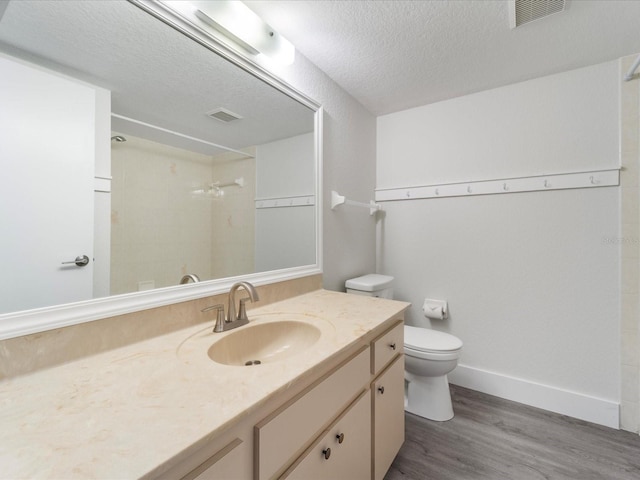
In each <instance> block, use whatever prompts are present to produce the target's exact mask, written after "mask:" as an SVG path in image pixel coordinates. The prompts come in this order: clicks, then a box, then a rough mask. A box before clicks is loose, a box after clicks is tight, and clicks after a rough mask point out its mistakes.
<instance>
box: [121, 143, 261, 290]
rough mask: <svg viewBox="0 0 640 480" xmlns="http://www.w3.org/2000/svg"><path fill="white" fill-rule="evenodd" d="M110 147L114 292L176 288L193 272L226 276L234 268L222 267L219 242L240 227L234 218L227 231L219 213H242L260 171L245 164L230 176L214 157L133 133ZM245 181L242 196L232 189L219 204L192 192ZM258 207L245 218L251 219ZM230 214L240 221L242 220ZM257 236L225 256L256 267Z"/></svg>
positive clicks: (244, 270) (235, 168)
mask: <svg viewBox="0 0 640 480" xmlns="http://www.w3.org/2000/svg"><path fill="white" fill-rule="evenodd" d="M112 146H113V148H112V152H111V157H112V158H111V162H112V176H113V182H112V215H111V235H112V236H111V248H112V255H111V294H112V295H116V294H120V293H127V292H134V291H139V290H142V289H145V288H159V287H166V286H171V285H177V284H178V282H179V281H180V279H181V277H182V276H183V275H185V274H187V273H195V274H196V275H198V276H199V277H200V278H202V279H211V278H218V277H224V276H227V275H228V274H229V272H228V269H220V266H219V263H220V262H219V258H220V256H221V255H220V253H219V252H220V251H221V250H220V248H219V246H220V245H219V244H225V245H228V244H229V243H230V242H229V241H228V239H227V237H228V236H229V235H233V232H235V231H237V230H239V228H238V222H236V223H235V224H234V223H233V222H232V221H231V220H229V222H227V223H225V224H224V226H223V227H221V222H220V220H219V218H217V216H219V213H217V212H218V211H219V210H222V208H224V209H225V211H226V210H227V209H231V211H233V212H236V211H237V210H238V207H237V205H236V204H237V203H238V202H239V201H243V200H239V198H241V199H245V198H248V199H250V200H251V201H253V198H254V192H255V187H254V185H255V180H254V178H255V166H253V165H252V164H251V163H247V162H245V163H242V162H239V163H238V165H236V164H235V163H234V169H233V170H232V171H229V172H225V167H224V163H223V164H218V163H216V160H214V159H213V158H212V157H211V156H206V155H201V154H197V153H193V152H188V151H186V150H181V149H177V148H173V147H168V146H166V145H162V144H159V143H155V142H151V141H148V140H144V139H141V138H136V137H133V136H131V135H127V142H124V143H114V144H113V145H112ZM223 160H224V158H223ZM227 163H228V162H227ZM240 176H244V177H245V182H246V187H245V188H243V189H242V196H241V197H238V195H237V194H236V192H232V191H231V190H232V189H231V188H227V189H225V196H224V197H223V198H217V199H216V198H211V197H209V196H204V195H197V194H194V193H193V192H194V191H196V190H202V189H204V188H206V187H207V185H208V184H210V183H211V182H213V181H220V182H222V183H226V182H229V181H233V180H234V179H235V178H237V177H240ZM237 190H240V189H237ZM244 203H246V202H244ZM252 207H253V206H252V205H251V208H250V209H249V211H250V213H246V214H245V216H247V215H248V216H251V215H253V208H252ZM231 215H233V218H234V221H235V219H237V218H238V217H239V214H237V213H233V214H230V215H229V216H228V218H231ZM243 221H248V222H249V223H251V224H253V221H252V219H243ZM234 227H235V228H234ZM229 230H232V231H233V232H231V233H229ZM245 230H246V229H245ZM253 237H254V236H253V234H251V235H250V237H249V239H250V240H249V244H248V243H247V242H244V243H241V242H236V243H235V244H233V246H234V248H235V250H233V251H230V252H229V251H227V252H225V254H224V256H225V258H233V259H236V258H247V259H248V261H249V262H250V263H251V267H253V251H254V247H253ZM247 268H248V267H247V266H246V265H245V266H241V269H242V271H240V272H238V273H245V272H246V270H247Z"/></svg>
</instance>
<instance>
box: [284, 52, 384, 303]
mask: <svg viewBox="0 0 640 480" xmlns="http://www.w3.org/2000/svg"><path fill="white" fill-rule="evenodd" d="M278 75H279V76H280V77H281V78H283V79H284V80H285V81H287V82H288V83H289V84H291V85H292V86H293V87H295V88H297V89H298V90H300V91H301V92H303V93H304V94H306V95H307V96H309V97H311V98H313V99H314V100H316V101H317V102H319V103H320V104H322V106H323V107H324V111H325V114H324V141H323V154H324V155H323V189H322V190H323V191H322V194H323V199H322V212H323V213H322V215H323V218H322V222H323V236H322V237H323V264H324V275H323V281H324V287H325V288H327V289H331V290H342V291H344V282H345V280H347V279H349V278H352V277H354V276H358V275H361V274H363V273H370V272H373V271H374V270H375V221H374V219H373V218H372V217H370V216H369V215H368V214H367V213H366V211H365V210H363V209H353V210H347V209H344V210H342V211H335V212H334V211H332V210H331V195H330V193H331V190H337V191H338V192H340V194H342V195H346V196H347V197H348V198H352V199H355V200H365V201H366V200H369V199H371V198H373V195H374V188H375V153H376V145H375V142H376V140H375V138H376V123H375V117H374V116H373V115H372V114H371V113H369V112H368V111H367V110H366V109H365V108H364V107H363V106H362V105H360V104H359V103H358V102H357V101H356V100H355V99H354V98H353V97H351V96H350V95H349V94H347V93H346V92H345V91H344V90H343V89H342V88H341V87H340V86H339V85H338V84H336V83H335V82H334V81H333V80H331V79H330V78H329V77H328V76H327V75H326V74H325V73H324V72H322V71H321V70H320V69H318V67H316V66H315V65H314V64H312V63H311V62H309V61H308V60H307V59H306V58H305V57H304V56H303V55H300V54H299V52H297V53H296V61H295V63H294V64H293V65H291V66H289V67H286V68H284V69H283V70H282V71H279V72H278Z"/></svg>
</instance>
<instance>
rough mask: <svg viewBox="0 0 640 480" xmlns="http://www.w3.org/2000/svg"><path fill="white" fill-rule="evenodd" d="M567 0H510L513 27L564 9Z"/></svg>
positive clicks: (511, 24)
mask: <svg viewBox="0 0 640 480" xmlns="http://www.w3.org/2000/svg"><path fill="white" fill-rule="evenodd" d="M565 3H566V0H509V23H510V26H511V28H516V27H519V26H520V25H524V24H525V23H529V22H533V21H534V20H539V19H541V18H544V17H547V16H549V15H553V14H554V13H560V12H563V11H564V7H565Z"/></svg>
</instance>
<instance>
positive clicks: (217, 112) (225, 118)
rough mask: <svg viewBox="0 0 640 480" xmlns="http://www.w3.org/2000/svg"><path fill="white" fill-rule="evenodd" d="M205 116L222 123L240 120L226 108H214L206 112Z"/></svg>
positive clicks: (239, 117)
mask: <svg viewBox="0 0 640 480" xmlns="http://www.w3.org/2000/svg"><path fill="white" fill-rule="evenodd" d="M206 115H207V116H208V117H211V118H215V119H216V120H219V121H221V122H224V123H229V122H233V121H234V120H240V119H241V118H242V117H241V116H240V115H238V114H237V113H233V112H231V111H229V110H227V109H226V108H215V109H213V110H210V111H208V112H207V113H206Z"/></svg>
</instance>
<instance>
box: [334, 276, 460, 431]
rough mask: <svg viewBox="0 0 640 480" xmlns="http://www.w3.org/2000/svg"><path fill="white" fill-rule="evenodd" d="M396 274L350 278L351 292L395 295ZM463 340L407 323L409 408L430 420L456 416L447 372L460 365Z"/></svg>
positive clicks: (349, 287)
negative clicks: (394, 282) (394, 280)
mask: <svg viewBox="0 0 640 480" xmlns="http://www.w3.org/2000/svg"><path fill="white" fill-rule="evenodd" d="M392 284H393V277H390V276H388V275H378V274H369V275H364V276H362V277H358V278H352V279H351V280H347V282H346V284H345V286H346V288H347V293H353V294H356V295H367V296H371V297H381V298H393V287H392ZM461 351H462V341H461V340H460V339H459V338H457V337H454V336H453V335H450V334H448V333H444V332H439V331H437V330H431V329H427V328H420V327H413V326H409V325H405V326H404V368H405V410H406V411H407V412H409V413H413V414H415V415H419V416H421V417H424V418H428V419H430V420H437V421H441V422H442V421H445V420H450V419H452V418H453V406H452V405H451V394H450V393H449V380H448V378H447V374H448V373H449V372H451V371H452V370H453V369H454V368H456V365H457V364H458V359H459V358H460V353H461Z"/></svg>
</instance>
